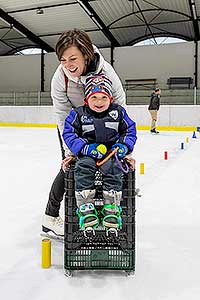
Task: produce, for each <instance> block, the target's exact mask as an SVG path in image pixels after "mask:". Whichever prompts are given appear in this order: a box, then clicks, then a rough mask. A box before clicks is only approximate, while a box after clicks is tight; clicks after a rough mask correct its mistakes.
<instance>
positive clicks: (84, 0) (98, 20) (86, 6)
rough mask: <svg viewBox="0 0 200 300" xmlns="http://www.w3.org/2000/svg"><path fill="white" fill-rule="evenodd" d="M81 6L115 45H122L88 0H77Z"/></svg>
mask: <svg viewBox="0 0 200 300" xmlns="http://www.w3.org/2000/svg"><path fill="white" fill-rule="evenodd" d="M77 2H78V3H79V4H80V6H81V7H82V8H83V9H84V11H85V12H86V13H87V15H88V16H89V17H90V18H91V20H92V21H93V22H94V23H95V24H96V25H97V26H98V28H99V29H100V30H101V31H102V32H103V33H104V35H105V36H106V37H107V39H108V40H109V41H110V42H111V45H112V46H113V47H120V43H119V42H118V41H117V40H116V38H115V37H114V36H113V34H112V33H111V32H110V30H109V29H108V27H107V26H106V25H105V23H104V22H103V21H102V20H101V18H100V17H99V16H98V14H97V13H96V12H95V10H94V9H93V8H92V6H91V5H90V4H89V3H88V0H77Z"/></svg>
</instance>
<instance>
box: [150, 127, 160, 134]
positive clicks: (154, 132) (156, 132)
mask: <svg viewBox="0 0 200 300" xmlns="http://www.w3.org/2000/svg"><path fill="white" fill-rule="evenodd" d="M150 132H151V133H152V134H158V133H159V131H157V130H156V129H155V128H154V129H151V130H150Z"/></svg>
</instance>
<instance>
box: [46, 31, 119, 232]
mask: <svg viewBox="0 0 200 300" xmlns="http://www.w3.org/2000/svg"><path fill="white" fill-rule="evenodd" d="M56 54H57V57H58V60H59V61H60V65H59V66H58V68H57V70H56V72H55V74H54V76H53V78H52V83H51V97H52V99H53V106H54V110H55V113H56V117H57V124H58V128H59V132H60V134H61V135H62V132H63V128H64V122H65V118H66V116H67V115H68V113H69V111H70V109H71V108H72V107H78V106H80V105H83V102H84V83H85V79H86V77H87V76H88V75H89V74H99V73H103V74H105V75H106V76H107V77H109V79H110V80H111V81H112V87H113V91H112V92H113V101H114V102H116V103H118V104H120V105H122V106H124V105H125V93H124V90H123V87H122V84H121V81H120V79H119V77H118V76H117V74H116V73H115V71H114V69H113V67H112V66H111V65H110V64H109V63H108V62H106V61H105V60H104V58H103V57H102V55H101V54H100V52H99V51H98V49H97V48H96V47H95V46H94V45H92V42H91V40H90V38H89V36H88V35H87V34H86V33H85V32H84V31H81V30H78V29H74V30H70V31H67V32H64V33H63V34H62V35H61V36H60V38H59V40H58V42H57V44H56ZM63 156H65V159H64V160H63V168H66V167H67V165H68V163H69V161H70V160H71V158H72V156H71V153H70V151H69V149H66V148H65V154H64V155H63ZM63 158H64V157H63ZM63 168H61V170H60V172H59V173H58V175H57V176H56V178H55V180H54V182H53V184H52V187H51V190H50V193H49V200H48V203H47V207H46V211H45V215H44V218H43V226H42V230H43V232H49V231H51V232H53V233H54V234H56V235H60V236H63V235H64V224H63V220H62V219H61V217H60V216H59V210H60V204H61V201H62V199H63V195H64V171H63Z"/></svg>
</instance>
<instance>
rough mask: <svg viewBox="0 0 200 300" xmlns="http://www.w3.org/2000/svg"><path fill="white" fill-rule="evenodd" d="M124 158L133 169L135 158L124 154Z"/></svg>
mask: <svg viewBox="0 0 200 300" xmlns="http://www.w3.org/2000/svg"><path fill="white" fill-rule="evenodd" d="M124 158H125V159H126V161H127V163H128V164H129V167H130V168H131V169H132V170H135V164H136V161H135V159H134V158H133V157H132V156H130V155H126V156H125V157H124Z"/></svg>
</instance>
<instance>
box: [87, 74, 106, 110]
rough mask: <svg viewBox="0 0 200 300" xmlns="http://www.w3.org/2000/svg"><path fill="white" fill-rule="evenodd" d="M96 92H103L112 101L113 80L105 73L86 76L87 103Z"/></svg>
mask: <svg viewBox="0 0 200 300" xmlns="http://www.w3.org/2000/svg"><path fill="white" fill-rule="evenodd" d="M96 93H102V94H104V95H106V96H108V97H109V98H110V102H111V101H112V82H111V81H110V79H108V77H106V76H105V75H104V74H99V75H90V76H88V77H87V78H86V81H85V103H86V104H87V103H88V99H89V98H90V97H91V96H92V95H94V94H96Z"/></svg>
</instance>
